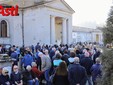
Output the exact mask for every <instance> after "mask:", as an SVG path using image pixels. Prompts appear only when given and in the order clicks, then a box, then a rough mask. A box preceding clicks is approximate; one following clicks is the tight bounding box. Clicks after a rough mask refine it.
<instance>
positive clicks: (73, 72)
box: [68, 64, 86, 85]
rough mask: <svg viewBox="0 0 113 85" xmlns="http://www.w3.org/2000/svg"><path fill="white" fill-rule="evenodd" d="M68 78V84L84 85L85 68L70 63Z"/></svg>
mask: <svg viewBox="0 0 113 85" xmlns="http://www.w3.org/2000/svg"><path fill="white" fill-rule="evenodd" d="M68 79H69V82H70V85H76V84H80V85H85V84H86V70H85V68H84V67H82V66H81V65H80V64H70V65H69V68H68Z"/></svg>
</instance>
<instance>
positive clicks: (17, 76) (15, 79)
mask: <svg viewBox="0 0 113 85" xmlns="http://www.w3.org/2000/svg"><path fill="white" fill-rule="evenodd" d="M10 80H11V84H13V85H18V84H19V85H23V82H22V78H21V73H20V72H19V71H18V66H17V65H14V67H13V72H12V73H11V76H10Z"/></svg>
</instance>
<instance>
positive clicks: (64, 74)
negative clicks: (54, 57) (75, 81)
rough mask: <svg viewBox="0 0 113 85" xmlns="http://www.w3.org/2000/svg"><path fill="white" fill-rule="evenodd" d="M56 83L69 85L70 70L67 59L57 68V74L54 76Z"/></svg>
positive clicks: (56, 84)
mask: <svg viewBox="0 0 113 85" xmlns="http://www.w3.org/2000/svg"><path fill="white" fill-rule="evenodd" d="M53 84H54V85H69V81H68V71H67V65H66V63H65V61H63V62H61V63H60V65H59V66H58V67H57V68H56V72H55V75H54V77H53Z"/></svg>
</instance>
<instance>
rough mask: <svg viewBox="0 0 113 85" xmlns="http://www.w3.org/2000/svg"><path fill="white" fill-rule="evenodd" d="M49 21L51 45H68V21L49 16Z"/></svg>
mask: <svg viewBox="0 0 113 85" xmlns="http://www.w3.org/2000/svg"><path fill="white" fill-rule="evenodd" d="M50 21H51V22H50V25H51V26H50V27H51V28H50V31H51V32H50V33H51V34H50V39H51V44H55V43H56V44H61V43H62V44H68V34H69V33H68V29H69V28H68V24H69V23H68V19H66V18H63V17H57V16H51V20H50Z"/></svg>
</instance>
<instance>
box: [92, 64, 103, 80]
mask: <svg viewBox="0 0 113 85" xmlns="http://www.w3.org/2000/svg"><path fill="white" fill-rule="evenodd" d="M91 73H92V80H93V81H95V80H96V78H97V77H100V78H101V76H102V65H101V64H94V65H93V66H92V67H91Z"/></svg>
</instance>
